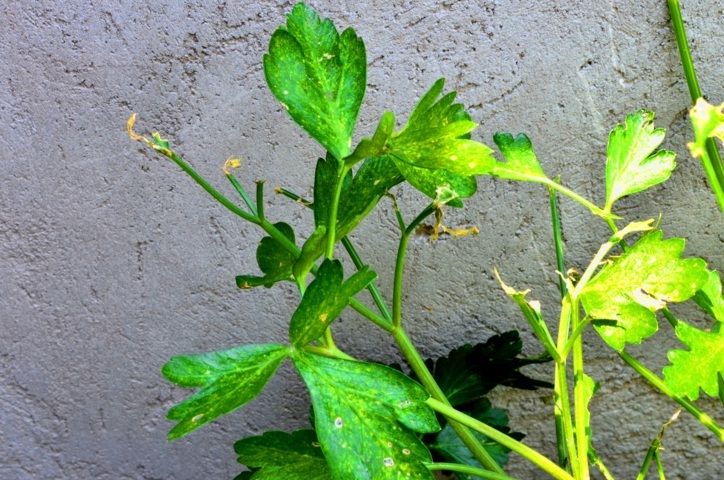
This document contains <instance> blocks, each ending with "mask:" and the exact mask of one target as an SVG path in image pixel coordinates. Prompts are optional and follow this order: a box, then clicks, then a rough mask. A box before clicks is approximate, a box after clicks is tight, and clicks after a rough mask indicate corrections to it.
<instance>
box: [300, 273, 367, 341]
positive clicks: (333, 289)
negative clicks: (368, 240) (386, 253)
mask: <svg viewBox="0 0 724 480" xmlns="http://www.w3.org/2000/svg"><path fill="white" fill-rule="evenodd" d="M343 278H344V274H343V271H342V263H341V262H340V261H339V260H329V259H326V260H325V261H324V262H323V263H322V265H321V266H320V267H319V270H318V271H317V276H316V278H315V279H314V281H312V283H310V284H309V287H308V288H307V291H306V292H305V293H304V297H302V301H301V302H300V303H299V306H298V307H297V310H296V311H295V312H294V315H292V320H291V322H290V324H289V340H290V341H291V342H292V345H294V346H295V347H302V346H304V345H306V344H307V343H309V342H311V341H314V340H316V339H318V338H319V337H321V336H322V334H323V333H324V331H325V330H326V329H327V328H328V327H329V325H330V324H331V323H332V322H333V321H334V320H335V319H336V318H337V317H338V316H339V314H340V313H342V310H344V309H345V308H346V307H347V305H349V300H350V298H351V297H354V296H355V295H356V294H357V293H359V292H361V291H362V290H364V289H365V288H366V287H367V285H369V284H370V282H372V281H373V280H374V279H375V278H377V274H376V273H375V272H373V271H371V270H369V267H367V266H365V267H363V268H361V269H360V270H359V271H357V272H356V273H355V274H354V275H352V276H351V277H349V278H348V279H347V280H345V281H344V282H343V281H342V279H343Z"/></svg>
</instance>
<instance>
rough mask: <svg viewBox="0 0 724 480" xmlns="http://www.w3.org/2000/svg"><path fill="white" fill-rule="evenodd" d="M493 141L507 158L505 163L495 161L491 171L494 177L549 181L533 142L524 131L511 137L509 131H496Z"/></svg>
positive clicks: (539, 181) (526, 180)
mask: <svg viewBox="0 0 724 480" xmlns="http://www.w3.org/2000/svg"><path fill="white" fill-rule="evenodd" d="M493 141H494V142H495V144H496V145H497V146H498V148H499V149H500V153H502V154H503V156H504V157H505V159H506V160H507V163H503V162H496V164H495V166H494V167H493V172H492V174H493V176H494V177H498V178H505V179H508V180H519V181H523V182H538V183H545V182H550V181H551V180H550V179H549V178H548V177H546V174H545V173H543V169H542V168H541V166H540V162H538V158H537V157H536V156H535V152H534V151H533V144H532V143H531V141H530V139H529V138H528V137H527V136H526V135H525V134H524V133H520V134H518V136H517V137H515V138H513V135H512V134H510V133H504V132H498V133H496V134H495V135H494V136H493Z"/></svg>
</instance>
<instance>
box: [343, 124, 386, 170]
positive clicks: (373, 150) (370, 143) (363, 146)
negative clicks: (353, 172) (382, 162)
mask: <svg viewBox="0 0 724 480" xmlns="http://www.w3.org/2000/svg"><path fill="white" fill-rule="evenodd" d="M394 129H395V116H394V115H393V113H392V112H385V113H383V114H382V118H381V119H380V123H379V125H377V130H375V134H374V136H373V137H372V138H371V139H370V138H363V139H362V140H361V141H360V142H359V144H358V145H357V147H356V148H355V149H354V152H352V154H351V155H350V156H349V157H347V158H345V159H344V162H345V164H347V166H348V167H351V166H352V165H354V164H355V163H357V162H359V161H360V160H364V159H365V158H372V157H379V156H381V155H383V154H384V153H385V152H386V151H387V141H388V140H389V139H390V136H391V135H392V132H393V131H394Z"/></svg>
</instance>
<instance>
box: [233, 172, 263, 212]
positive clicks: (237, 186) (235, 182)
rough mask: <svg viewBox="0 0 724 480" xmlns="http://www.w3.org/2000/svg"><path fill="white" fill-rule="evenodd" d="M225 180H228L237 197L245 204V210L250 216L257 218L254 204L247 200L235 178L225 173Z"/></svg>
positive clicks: (249, 199)
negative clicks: (237, 194) (247, 210)
mask: <svg viewBox="0 0 724 480" xmlns="http://www.w3.org/2000/svg"><path fill="white" fill-rule="evenodd" d="M226 178H228V179H229V181H230V182H231V184H232V185H233V186H234V189H235V190H236V191H237V192H238V193H239V196H240V197H241V199H242V200H244V203H245V204H246V206H247V208H248V209H249V211H250V212H251V214H252V215H254V216H255V217H256V216H258V213H257V211H256V206H254V202H252V201H251V198H249V195H247V193H246V190H244V187H242V186H241V184H239V182H238V181H237V180H236V177H234V175H233V174H231V173H227V174H226Z"/></svg>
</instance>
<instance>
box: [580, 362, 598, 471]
mask: <svg viewBox="0 0 724 480" xmlns="http://www.w3.org/2000/svg"><path fill="white" fill-rule="evenodd" d="M580 378H581V380H580V381H581V382H582V383H583V411H584V413H583V422H584V424H585V427H586V428H585V430H586V440H587V442H588V451H589V452H588V454H589V455H591V456H592V457H593V458H598V454H597V453H596V449H594V448H593V443H592V437H593V435H592V432H591V411H590V410H589V409H588V404H589V403H590V402H591V398H593V396H594V395H595V394H596V392H597V391H598V390H599V389H600V388H601V384H600V383H598V382H596V381H595V380H593V379H592V378H591V377H589V376H588V375H586V374H585V373H584V374H583V375H582V376H581V377H580Z"/></svg>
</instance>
